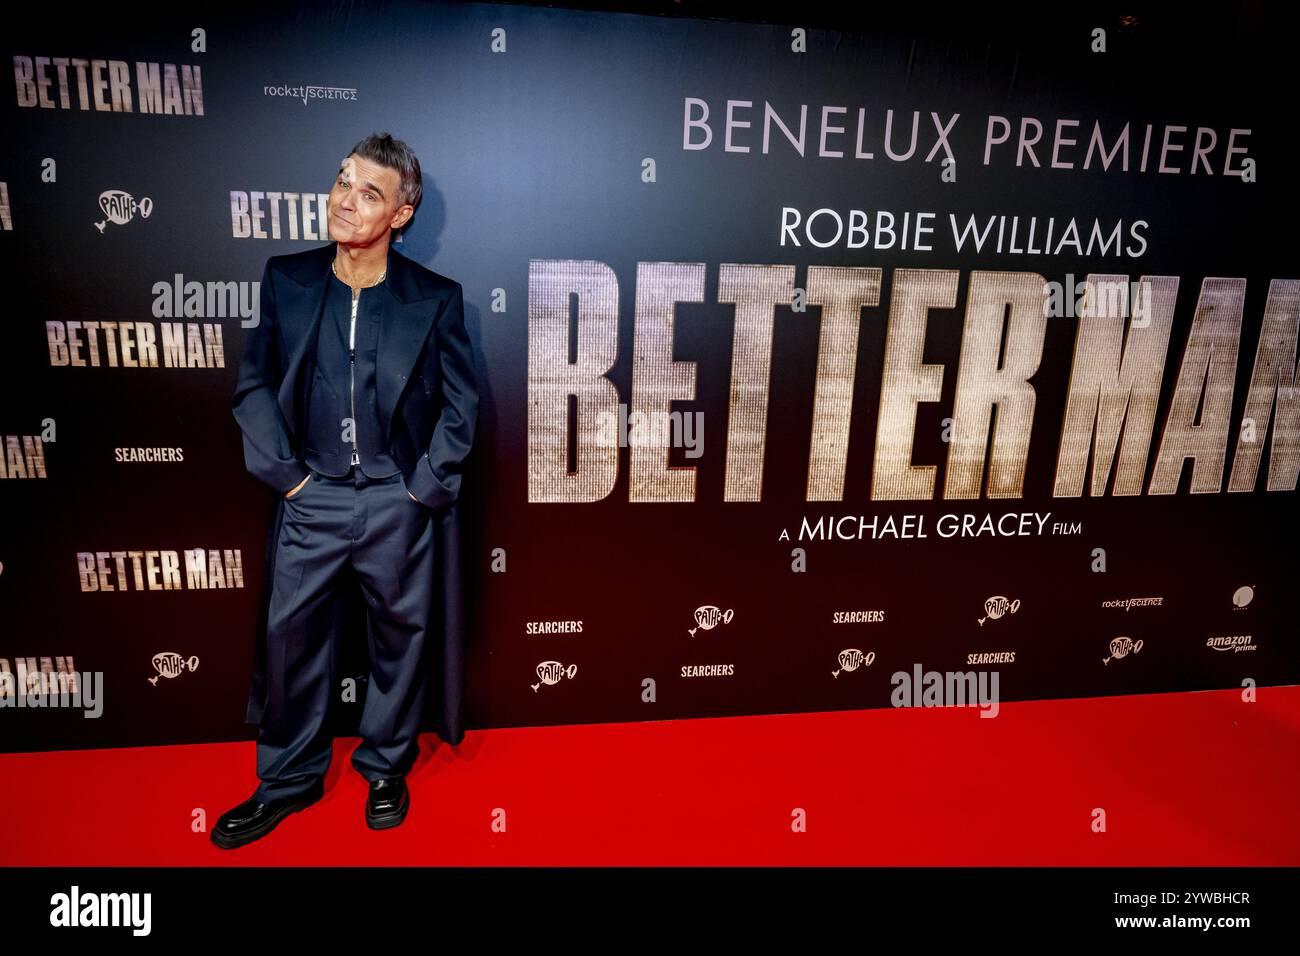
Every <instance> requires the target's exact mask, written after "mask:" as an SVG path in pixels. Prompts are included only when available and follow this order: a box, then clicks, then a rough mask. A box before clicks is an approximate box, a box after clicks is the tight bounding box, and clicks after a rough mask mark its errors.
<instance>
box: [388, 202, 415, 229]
mask: <svg viewBox="0 0 1300 956" xmlns="http://www.w3.org/2000/svg"><path fill="white" fill-rule="evenodd" d="M414 213H415V207H414V206H412V205H410V204H407V205H405V206H401V207H399V208H398V210H397V212H396V213H394V214H393V222H392V226H391V228H393V229H401V228H402V227H403V226H405V225H406V224H407V222H409V221H410V219H411V216H412V215H413V214H414Z"/></svg>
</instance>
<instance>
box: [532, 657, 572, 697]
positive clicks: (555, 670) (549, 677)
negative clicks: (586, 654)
mask: <svg viewBox="0 0 1300 956" xmlns="http://www.w3.org/2000/svg"><path fill="white" fill-rule="evenodd" d="M577 673H578V665H577V664H570V665H569V666H568V667H565V666H564V665H563V664H561V663H560V662H559V661H542V662H541V663H540V664H538V665H537V677H538V680H539V682H538V683H536V684H529V685H528V686H529V687H531V688H532V689H533V692H534V693H536V692H537V688H539V687H541V686H542V684H548V685H550V684H558V683H559V682H560V678H562V677H567V678H569V680H573V678H574V676H575V675H576V674H577Z"/></svg>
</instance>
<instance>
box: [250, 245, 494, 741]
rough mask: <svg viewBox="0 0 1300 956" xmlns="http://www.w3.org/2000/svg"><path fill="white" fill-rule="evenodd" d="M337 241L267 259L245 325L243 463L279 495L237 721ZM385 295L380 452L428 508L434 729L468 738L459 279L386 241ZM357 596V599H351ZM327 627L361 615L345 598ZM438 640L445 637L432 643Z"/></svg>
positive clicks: (465, 342) (256, 692) (260, 698)
mask: <svg viewBox="0 0 1300 956" xmlns="http://www.w3.org/2000/svg"><path fill="white" fill-rule="evenodd" d="M336 248H337V244H336V243H333V242H331V243H330V244H329V245H326V246H321V247H320V248H317V249H309V250H307V251H306V252H298V253H292V254H288V255H280V256H272V257H271V258H270V259H268V260H267V263H266V268H265V270H264V271H263V273H262V285H261V299H260V307H261V308H260V319H259V322H258V324H257V325H256V326H255V327H253V328H251V329H249V330H248V335H247V338H246V341H245V344H244V356H243V359H242V360H241V361H240V365H239V380H238V383H237V384H236V386H235V394H234V399H233V410H234V415H235V421H236V422H238V424H239V428H240V431H242V432H243V442H244V464H245V467H246V468H247V469H248V471H249V473H250V474H252V475H253V476H254V477H256V478H257V479H258V480H259V481H261V482H262V483H263V484H265V485H266V486H267V487H268V488H270V489H272V490H273V491H274V492H275V500H276V504H275V513H274V515H273V516H272V519H271V521H270V527H269V528H268V530H267V540H266V563H265V573H264V575H263V579H262V594H261V604H260V610H259V612H258V621H257V636H256V644H257V646H256V652H255V655H254V663H253V677H252V683H251V686H250V688H249V694H248V709H247V713H246V717H245V720H246V721H247V722H248V723H251V724H257V723H259V722H260V721H261V717H262V708H263V706H264V704H265V701H266V670H265V665H266V619H267V608H268V606H269V604H270V596H271V582H272V581H273V580H274V572H275V542H276V541H277V540H278V538H279V533H280V526H281V523H282V522H283V521H284V502H285V498H284V495H285V492H287V491H289V490H290V489H292V488H293V487H295V486H296V485H297V484H298V483H299V482H300V481H302V479H303V478H304V477H306V476H307V474H308V471H309V469H308V467H307V465H306V464H305V463H304V449H303V440H304V439H305V437H306V432H307V428H306V418H305V416H306V400H307V394H308V390H309V386H310V383H311V380H312V376H313V375H314V374H315V370H316V348H315V345H316V339H317V333H318V331H319V329H320V322H321V318H322V316H323V314H324V306H325V292H326V289H327V287H328V279H329V274H330V263H331V262H333V261H334V257H335V253H336ZM385 282H386V283H387V284H388V287H389V290H388V291H390V292H391V293H392V297H393V298H395V299H396V301H393V300H392V299H390V298H389V297H388V296H383V297H381V301H382V302H383V306H384V309H383V315H382V318H381V320H380V326H379V343H378V357H377V360H376V373H375V374H376V378H375V388H376V393H377V395H376V397H377V405H378V409H379V420H380V424H381V425H382V426H383V429H384V436H385V441H386V443H387V448H388V453H389V455H391V456H392V458H393V461H394V462H395V463H396V464H397V466H398V468H399V469H401V472H402V478H403V480H404V481H405V482H406V487H407V489H408V490H409V491H410V492H411V494H412V495H414V496H415V497H416V498H418V499H419V500H420V502H421V503H422V504H424V505H425V506H426V507H428V508H430V509H432V511H433V531H434V553H435V568H436V570H435V579H436V580H435V581H434V603H433V606H434V614H435V615H437V617H438V620H435V621H432V622H430V631H429V634H430V640H429V642H428V643H427V645H426V667H428V668H429V672H428V679H429V681H430V683H429V691H430V692H429V694H428V701H429V709H428V711H426V716H430V715H431V720H432V723H431V725H430V724H427V723H426V724H422V726H423V727H428V726H431V728H432V729H433V730H434V731H435V732H436V733H437V734H438V736H439V737H440V738H442V739H443V740H444V741H446V742H447V743H449V744H451V745H453V746H454V745H456V744H458V743H460V741H461V739H462V738H463V737H464V729H463V727H462V723H461V698H462V687H463V672H464V668H463V661H464V645H465V633H464V609H463V600H464V598H463V594H464V590H463V581H462V569H461V546H460V544H461V542H460V515H459V512H458V509H457V499H458V497H459V494H460V486H461V473H462V468H463V465H464V462H465V458H466V457H467V456H468V454H469V452H470V449H471V447H472V445H473V440H474V426H475V421H476V419H477V414H478V386H477V381H476V379H475V373H474V357H473V351H472V347H471V345H470V340H469V335H468V333H467V332H466V330H465V315H464V298H463V291H462V289H461V285H460V283H459V282H456V281H454V280H452V279H449V278H447V277H446V276H443V275H439V274H438V273H436V272H434V271H432V270H430V269H426V268H425V267H424V266H422V265H420V264H419V263H417V262H414V261H412V260H410V259H408V258H406V257H405V256H403V255H402V254H401V253H399V252H398V251H397V250H395V249H393V248H392V247H391V246H390V247H389V250H388V268H387V278H386V279H385ZM354 600H357V603H358V604H359V599H356V598H354ZM341 606H342V607H343V609H344V610H343V612H342V613H341V614H340V616H339V617H338V618H337V619H336V620H335V621H334V623H333V627H334V629H335V630H336V631H338V632H340V633H341V632H343V631H344V630H345V629H346V628H347V627H348V626H349V624H351V623H352V622H355V621H356V620H358V619H360V614H359V608H358V607H357V606H356V605H354V604H349V602H347V601H344V602H341ZM439 638H441V639H440V640H439Z"/></svg>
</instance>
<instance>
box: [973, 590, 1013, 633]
mask: <svg viewBox="0 0 1300 956" xmlns="http://www.w3.org/2000/svg"><path fill="white" fill-rule="evenodd" d="M1019 610H1020V600H1019V598H1017V599H1016V600H1014V601H1012V600H1010V599H1008V598H1004V597H1001V596H997V597H991V598H989V599H988V600H987V601H985V602H984V615H985V616H984V617H982V618H980V619H979V622H980V627H983V626H984V622H985V621H987V620H989V619H990V618H992V619H993V620H995V621H996V620H997V619H998V618H1000V617H1002V616H1003V615H1006V614H1015V613H1016V612H1017V611H1019Z"/></svg>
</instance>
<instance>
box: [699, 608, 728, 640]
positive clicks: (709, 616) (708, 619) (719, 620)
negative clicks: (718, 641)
mask: <svg viewBox="0 0 1300 956" xmlns="http://www.w3.org/2000/svg"><path fill="white" fill-rule="evenodd" d="M735 613H736V612H735V611H734V610H730V609H729V610H726V611H724V610H722V608H718V607H714V606H713V605H712V604H706V605H704V606H703V607H697V608H696V609H695V623H696V624H697V625H699V627H692V628H688V630H689V631H690V634H691V637H694V636H695V632H696V631H698V630H699V629H700V628H701V627H702V628H704V630H706V631H711V630H713V629H714V628H715V627H717V626H718V625H719V624H730V623H731V618H732V616H733V615H734V614H735Z"/></svg>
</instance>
